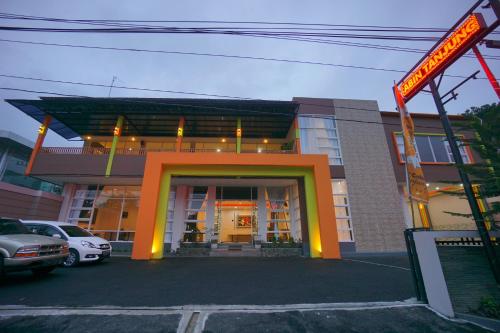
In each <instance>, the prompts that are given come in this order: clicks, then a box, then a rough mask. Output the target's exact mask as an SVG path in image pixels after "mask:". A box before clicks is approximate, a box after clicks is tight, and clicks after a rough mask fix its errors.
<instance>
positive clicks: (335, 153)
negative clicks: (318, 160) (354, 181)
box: [299, 116, 342, 165]
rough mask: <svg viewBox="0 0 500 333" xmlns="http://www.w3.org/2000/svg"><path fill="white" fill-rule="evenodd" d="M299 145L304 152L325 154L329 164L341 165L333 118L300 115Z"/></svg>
mask: <svg viewBox="0 0 500 333" xmlns="http://www.w3.org/2000/svg"><path fill="white" fill-rule="evenodd" d="M299 127H300V147H301V150H302V153H304V154H326V155H328V159H329V163H330V165H342V154H341V151H340V142H339V138H338V134H337V126H336V123H335V118H333V117H327V116H300V117H299Z"/></svg>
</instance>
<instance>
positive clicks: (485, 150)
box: [447, 103, 500, 225]
mask: <svg viewBox="0 0 500 333" xmlns="http://www.w3.org/2000/svg"><path fill="white" fill-rule="evenodd" d="M463 116H464V117H465V120H464V121H462V122H459V123H455V124H454V125H455V126H458V127H459V129H460V130H461V131H470V132H473V133H474V136H473V137H472V138H467V139H462V145H464V146H469V147H470V148H471V149H472V150H474V151H476V152H477V153H478V154H479V156H480V157H481V160H482V161H481V162H476V163H473V164H466V165H462V166H457V167H459V168H461V169H462V170H464V171H465V172H466V173H467V174H468V175H469V176H470V178H471V181H472V182H473V184H474V185H478V186H479V191H478V193H477V195H478V197H479V198H480V199H485V200H486V199H490V200H489V201H490V202H489V205H488V207H487V209H486V211H485V212H484V213H483V215H484V216H485V217H486V218H487V219H488V220H489V221H490V222H491V223H492V224H493V225H495V223H498V222H500V220H499V217H500V103H494V104H489V105H488V104H487V105H483V106H481V107H471V108H470V109H468V110H467V111H465V113H464V114H463ZM447 194H453V195H463V191H461V192H454V193H451V192H447ZM491 198H495V199H494V200H493V201H492V200H491ZM447 213H449V214H452V215H455V216H466V217H472V214H459V213H453V212H447Z"/></svg>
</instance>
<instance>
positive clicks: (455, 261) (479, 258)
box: [437, 246, 500, 313]
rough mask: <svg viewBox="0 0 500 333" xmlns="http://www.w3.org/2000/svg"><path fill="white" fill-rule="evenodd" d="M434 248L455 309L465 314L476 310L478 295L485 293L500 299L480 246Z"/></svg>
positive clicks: (479, 298) (482, 295)
mask: <svg viewBox="0 0 500 333" xmlns="http://www.w3.org/2000/svg"><path fill="white" fill-rule="evenodd" d="M437 248H438V253H439V259H440V260H441V265H442V267H443V273H444V277H445V280H446V285H447V287H448V293H449V294H450V298H451V303H452V305H453V310H454V311H456V312H465V313H466V312H470V310H471V309H477V308H478V306H479V302H480V300H481V298H482V297H486V296H492V297H494V298H496V300H497V302H500V290H499V289H498V287H497V284H496V282H495V278H494V277H493V273H492V272H491V270H490V267H489V264H488V261H487V259H486V256H485V254H484V250H483V248H482V247H479V246H438V247H437ZM497 253H498V252H497Z"/></svg>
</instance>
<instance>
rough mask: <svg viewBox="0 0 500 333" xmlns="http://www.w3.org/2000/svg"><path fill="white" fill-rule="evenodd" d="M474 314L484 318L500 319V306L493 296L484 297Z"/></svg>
mask: <svg viewBox="0 0 500 333" xmlns="http://www.w3.org/2000/svg"><path fill="white" fill-rule="evenodd" d="M474 312H475V313H477V314H479V315H481V316H484V317H489V318H495V319H500V304H499V303H498V302H497V301H496V300H495V299H494V298H493V297H491V296H488V297H483V298H481V302H480V303H479V307H478V308H477V310H476V311H474Z"/></svg>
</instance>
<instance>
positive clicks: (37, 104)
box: [7, 97, 299, 139]
mask: <svg viewBox="0 0 500 333" xmlns="http://www.w3.org/2000/svg"><path fill="white" fill-rule="evenodd" d="M40 98H41V99H40V100H19V99H15V100H7V102H8V103H10V104H11V105H13V106H14V107H16V108H18V109H19V110H21V111H22V112H24V113H26V114H27V115H29V116H31V117H32V118H34V119H35V120H37V121H39V122H42V121H43V118H44V117H45V116H46V115H50V116H52V122H51V124H50V126H49V128H50V129H51V130H53V131H54V132H56V133H57V134H59V135H61V136H62V137H64V138H66V139H71V138H74V137H79V136H86V135H92V136H112V135H113V129H114V126H115V124H116V120H117V118H118V116H119V115H123V116H124V117H125V122H124V126H123V129H122V135H123V136H176V135H177V127H178V125H179V118H180V117H181V116H184V117H185V125H184V136H186V137H231V136H234V135H235V131H236V123H237V118H238V117H240V118H241V123H242V128H243V137H248V138H285V137H286V135H287V133H288V130H289V129H290V126H291V125H292V123H293V120H294V118H295V115H296V113H297V108H298V105H299V104H298V103H295V102H288V101H265V100H227V99H176V98H80V97H76V98H73V97H69V98H68V97H40Z"/></svg>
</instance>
